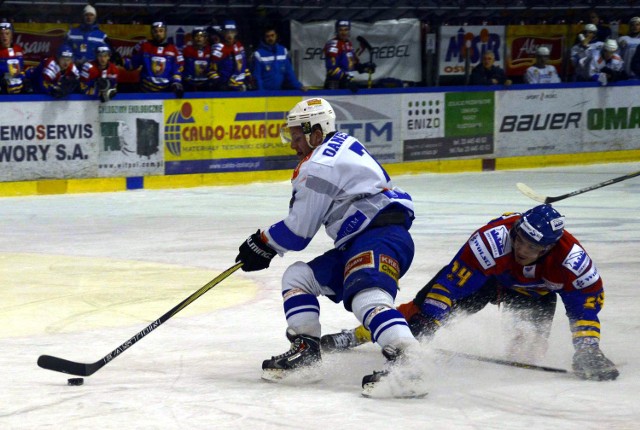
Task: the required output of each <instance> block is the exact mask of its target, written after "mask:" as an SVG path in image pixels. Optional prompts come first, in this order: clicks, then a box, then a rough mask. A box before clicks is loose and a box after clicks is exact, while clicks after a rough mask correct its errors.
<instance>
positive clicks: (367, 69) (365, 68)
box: [356, 62, 376, 73]
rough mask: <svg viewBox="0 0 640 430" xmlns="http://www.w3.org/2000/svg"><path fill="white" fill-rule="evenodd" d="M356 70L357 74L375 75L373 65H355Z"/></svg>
mask: <svg viewBox="0 0 640 430" xmlns="http://www.w3.org/2000/svg"><path fill="white" fill-rule="evenodd" d="M356 70H357V71H358V73H375V72H376V64H375V63H371V62H369V63H358V64H356Z"/></svg>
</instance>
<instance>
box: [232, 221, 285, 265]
mask: <svg viewBox="0 0 640 430" xmlns="http://www.w3.org/2000/svg"><path fill="white" fill-rule="evenodd" d="M275 256H276V251H275V250H274V249H273V248H271V247H270V246H269V245H267V244H266V243H264V242H263V241H262V238H261V237H260V230H258V231H257V232H255V233H254V234H252V235H251V236H249V237H248V238H247V240H245V241H244V243H243V244H242V245H240V253H239V254H238V256H237V257H236V263H238V262H240V261H241V262H242V263H243V265H242V270H244V271H245V272H254V271H256V270H263V269H266V268H267V267H269V264H271V260H272V259H273V257H275Z"/></svg>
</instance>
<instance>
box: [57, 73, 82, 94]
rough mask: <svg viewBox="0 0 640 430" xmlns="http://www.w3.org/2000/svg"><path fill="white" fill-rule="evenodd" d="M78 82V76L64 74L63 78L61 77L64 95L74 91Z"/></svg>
mask: <svg viewBox="0 0 640 430" xmlns="http://www.w3.org/2000/svg"><path fill="white" fill-rule="evenodd" d="M78 84H79V81H78V78H75V77H73V76H63V77H62V79H60V88H61V89H62V92H63V96H64V97H66V96H68V95H69V94H71V93H72V92H74V91H75V90H76V87H77V86H78Z"/></svg>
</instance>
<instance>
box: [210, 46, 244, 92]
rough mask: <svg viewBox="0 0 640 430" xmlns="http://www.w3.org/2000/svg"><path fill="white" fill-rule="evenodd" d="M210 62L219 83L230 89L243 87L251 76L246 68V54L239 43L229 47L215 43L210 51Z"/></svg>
mask: <svg viewBox="0 0 640 430" xmlns="http://www.w3.org/2000/svg"><path fill="white" fill-rule="evenodd" d="M211 60H212V63H213V68H214V70H215V72H216V73H217V74H218V76H219V77H220V81H221V83H222V84H223V85H228V86H229V87H230V88H232V89H233V88H236V87H241V86H243V85H244V84H245V82H246V79H247V78H248V77H249V76H250V75H251V74H250V72H249V70H248V68H247V54H246V52H245V50H244V46H243V45H242V43H240V42H234V43H232V44H231V45H227V44H225V43H216V44H215V45H214V46H213V48H212V49H211Z"/></svg>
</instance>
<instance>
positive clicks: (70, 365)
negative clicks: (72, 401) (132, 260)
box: [38, 263, 242, 376]
mask: <svg viewBox="0 0 640 430" xmlns="http://www.w3.org/2000/svg"><path fill="white" fill-rule="evenodd" d="M240 267H242V263H237V264H235V265H233V266H231V267H230V268H228V269H227V270H225V271H224V272H222V273H221V274H219V275H218V276H216V277H215V278H214V279H212V280H211V281H209V282H207V283H206V284H205V285H203V286H202V287H201V288H200V289H199V290H198V291H196V292H194V293H193V294H191V295H190V296H189V297H187V298H186V299H184V300H183V301H181V302H180V303H178V304H177V305H176V306H174V307H173V308H172V309H171V310H170V311H169V312H167V313H166V314H164V315H162V316H161V317H160V318H158V319H157V320H155V321H153V322H152V323H151V324H149V325H148V326H146V327H145V328H143V329H142V330H140V331H139V332H138V333H136V334H135V335H134V336H133V337H132V338H131V339H129V340H127V341H126V342H125V343H123V344H122V345H120V346H119V347H117V348H116V349H114V350H113V351H111V352H110V353H109V354H107V355H105V356H104V357H102V358H101V359H100V360H98V361H96V362H95V363H77V362H75V361H70V360H65V359H64V358H59V357H53V356H51V355H41V356H40V357H38V366H40V367H42V368H43V369H47V370H53V371H55V372H62V373H67V374H69V375H76V376H90V375H93V374H94V373H96V372H97V371H98V370H100V369H101V368H102V367H103V366H105V365H106V364H107V363H109V362H110V361H111V360H113V359H114V358H116V357H117V356H119V355H120V354H122V353H123V352H124V351H126V350H127V349H129V348H130V347H131V346H133V345H134V344H135V343H136V342H138V341H139V340H140V339H142V338H143V337H145V336H146V335H148V334H149V333H151V332H152V331H154V330H155V329H157V328H158V327H160V325H162V324H163V323H164V322H166V321H167V320H168V319H169V318H171V317H172V316H174V315H175V314H177V313H178V312H180V311H181V310H182V309H184V308H186V307H187V306H189V305H190V304H191V303H193V302H194V301H196V299H198V298H199V297H200V296H202V295H203V294H204V293H206V292H207V291H209V290H210V289H212V288H213V287H215V286H216V285H218V284H219V283H220V282H222V281H224V280H225V279H226V278H228V277H229V276H230V275H231V274H232V273H233V272H235V271H236V270H238V269H239V268H240Z"/></svg>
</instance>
